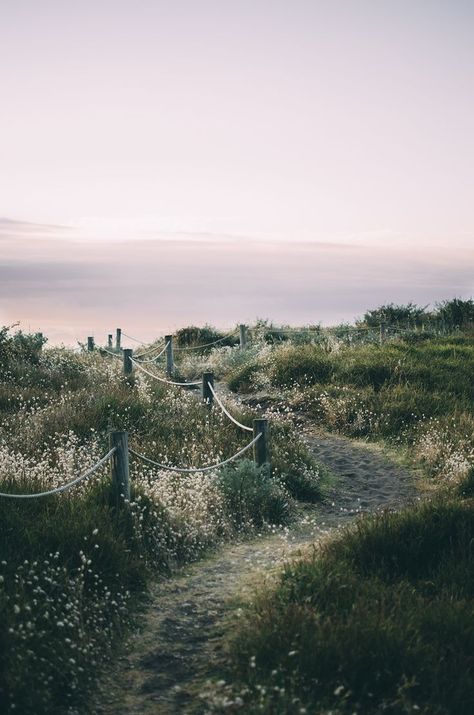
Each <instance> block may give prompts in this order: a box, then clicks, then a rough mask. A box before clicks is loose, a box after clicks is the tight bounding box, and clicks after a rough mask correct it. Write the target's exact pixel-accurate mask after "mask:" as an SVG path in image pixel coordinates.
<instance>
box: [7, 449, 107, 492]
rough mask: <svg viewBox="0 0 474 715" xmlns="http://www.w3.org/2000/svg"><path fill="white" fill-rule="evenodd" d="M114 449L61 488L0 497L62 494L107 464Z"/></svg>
mask: <svg viewBox="0 0 474 715" xmlns="http://www.w3.org/2000/svg"><path fill="white" fill-rule="evenodd" d="M116 449H117V447H112V449H111V450H110V451H109V452H107V454H106V455H105V456H104V457H102V459H101V460H100V461H99V462H97V464H94V466H93V467H91V468H90V469H88V470H87V472H84V474H81V475H80V476H79V477H76V478H75V479H73V480H72V481H71V482H68V483H67V484H63V485H62V486H61V487H56V488H55V489H49V490H48V491H47V492H37V493H36V494H8V493H5V492H0V497H8V498H10V499H37V498H38V497H46V496H49V495H50V494H59V492H64V491H66V489H70V488H71V487H73V486H74V485H75V484H79V483H80V482H82V481H84V479H87V477H91V476H92V475H93V474H94V473H95V472H96V471H97V470H98V469H99V468H100V467H102V465H103V464H105V462H107V460H108V459H110V457H111V456H112V455H113V453H114V452H115V451H116Z"/></svg>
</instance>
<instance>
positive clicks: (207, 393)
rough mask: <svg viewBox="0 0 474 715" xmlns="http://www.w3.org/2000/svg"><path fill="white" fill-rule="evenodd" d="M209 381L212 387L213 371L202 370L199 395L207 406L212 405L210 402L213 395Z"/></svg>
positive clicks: (212, 399)
mask: <svg viewBox="0 0 474 715" xmlns="http://www.w3.org/2000/svg"><path fill="white" fill-rule="evenodd" d="M209 383H210V384H211V385H212V387H214V373H213V372H204V373H203V375H202V390H201V395H202V399H203V401H204V402H205V403H206V405H208V407H212V403H213V401H214V395H213V394H212V390H211V388H210V387H209Z"/></svg>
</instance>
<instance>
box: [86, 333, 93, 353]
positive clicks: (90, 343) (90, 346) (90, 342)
mask: <svg viewBox="0 0 474 715" xmlns="http://www.w3.org/2000/svg"><path fill="white" fill-rule="evenodd" d="M87 350H88V351H89V352H92V351H93V350H94V338H93V337H92V335H89V337H88V338H87Z"/></svg>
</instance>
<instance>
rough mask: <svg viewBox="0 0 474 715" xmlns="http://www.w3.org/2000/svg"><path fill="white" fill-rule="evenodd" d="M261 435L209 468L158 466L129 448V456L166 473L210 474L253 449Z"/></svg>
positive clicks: (158, 463)
mask: <svg viewBox="0 0 474 715" xmlns="http://www.w3.org/2000/svg"><path fill="white" fill-rule="evenodd" d="M261 436H262V435H261V433H259V434H258V435H257V436H256V437H254V439H253V440H252V441H251V442H249V443H248V444H246V445H245V447H242V449H239V451H238V452H236V453H235V454H233V455H232V457H229V458H228V459H224V461H223V462H218V463H217V464H213V465H211V466H209V467H172V466H171V465H169V464H160V462H155V461H154V460H153V459H149V458H148V457H145V456H144V455H143V454H139V452H135V450H133V449H130V448H129V450H128V451H129V452H130V454H132V455H133V456H134V457H138V458H139V459H141V460H143V461H144V462H148V464H152V465H153V466H154V467H159V469H165V470H166V471H168V472H182V473H186V474H194V473H196V472H212V471H213V470H214V469H219V468H220V467H223V466H224V465H225V464H229V462H233V461H234V460H236V459H238V457H240V456H241V455H242V454H244V452H246V451H247V450H248V449H250V447H253V445H254V444H255V442H256V441H257V440H259V439H260V437H261Z"/></svg>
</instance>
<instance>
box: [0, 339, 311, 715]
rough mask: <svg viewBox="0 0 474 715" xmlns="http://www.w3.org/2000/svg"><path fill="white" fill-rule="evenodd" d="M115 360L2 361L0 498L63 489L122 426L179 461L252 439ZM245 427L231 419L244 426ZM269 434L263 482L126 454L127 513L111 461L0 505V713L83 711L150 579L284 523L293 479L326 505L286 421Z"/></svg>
mask: <svg viewBox="0 0 474 715" xmlns="http://www.w3.org/2000/svg"><path fill="white" fill-rule="evenodd" d="M5 342H6V344H7V347H8V344H9V343H8V340H6V341H5ZM23 342H24V341H23ZM23 342H22V343H21V347H23ZM5 349H6V348H5ZM118 362H119V361H115V360H113V359H112V360H111V359H110V358H109V357H108V356H101V355H99V354H97V353H94V354H87V353H84V354H79V355H78V354H74V353H72V352H70V351H68V350H64V349H52V350H44V351H43V352H42V353H40V352H39V351H38V349H35V350H31V351H29V352H28V351H26V352H25V351H24V352H18V350H16V349H15V351H12V352H10V353H8V359H7V360H6V361H4V366H5V367H4V370H3V373H2V374H1V375H0V378H1V381H0V408H1V423H0V491H4V492H24V493H25V492H27V493H30V492H38V491H42V490H46V489H50V488H52V487H55V486H59V485H61V484H63V483H65V482H67V481H69V480H70V479H71V478H72V477H74V476H76V475H77V474H78V473H81V472H83V471H85V469H87V468H88V467H89V466H91V465H92V464H94V463H95V462H96V461H98V459H99V458H100V457H101V456H102V455H103V454H104V453H105V452H106V451H107V450H108V440H107V433H108V431H109V430H111V429H122V430H127V431H128V432H129V435H130V443H131V446H133V447H134V448H135V449H136V450H138V451H139V452H143V453H144V454H146V456H148V457H150V458H152V459H155V460H157V461H160V462H165V463H169V464H174V465H178V466H188V465H189V466H205V465H208V464H214V463H216V462H219V461H220V460H221V459H223V458H225V457H227V456H230V455H231V454H233V453H234V452H236V451H237V450H238V449H239V448H240V447H241V446H242V445H243V444H244V443H245V435H243V434H242V431H241V430H239V429H238V428H236V427H235V426H234V425H233V424H231V423H230V422H229V421H228V420H227V419H226V418H225V417H224V416H223V415H222V414H221V413H220V411H219V410H217V409H214V410H212V411H210V410H209V409H208V408H207V407H205V406H204V405H203V404H202V403H201V402H200V400H199V399H196V396H195V395H193V394H191V393H189V392H185V391H183V390H181V389H179V388H168V387H163V386H162V385H160V384H159V383H154V382H153V381H152V380H148V379H146V378H145V379H144V378H142V377H141V376H140V375H134V376H132V377H130V378H124V376H123V375H122V374H121V366H120V363H119V364H118V365H117V363H118ZM253 416H254V415H253V413H251V412H250V411H249V410H239V412H238V417H239V419H240V420H241V421H243V422H246V421H247V422H249V421H250V422H251V420H252V419H253ZM272 438H273V445H274V462H273V465H274V468H273V470H272V473H271V474H269V473H268V474H267V473H263V472H262V471H261V470H256V468H255V466H254V465H253V463H252V462H251V461H248V460H243V461H241V462H240V463H238V464H236V465H235V466H232V465H231V466H229V467H228V468H226V469H225V470H223V471H221V472H208V473H197V474H189V475H182V474H177V473H173V472H168V471H163V470H160V469H157V468H154V467H152V466H151V465H147V464H145V463H142V462H141V461H139V460H137V459H136V458H131V483H132V496H131V502H130V504H129V505H128V507H126V508H124V509H121V510H119V511H117V508H116V504H115V502H114V500H113V499H112V498H111V490H110V477H109V474H108V467H107V466H105V467H103V468H102V469H101V471H100V472H99V473H98V474H97V475H96V476H94V477H93V478H91V480H90V481H88V482H86V483H82V484H81V485H79V486H77V487H74V488H73V489H72V490H71V491H69V492H65V493H63V494H58V495H54V496H48V497H45V498H42V499H34V500H22V501H15V500H10V499H8V500H7V499H2V498H0V643H1V648H0V710H1V711H2V712H6V713H7V712H11V713H13V712H21V713H28V714H29V713H31V714H33V713H34V714H35V715H36V714H38V715H40V714H42V713H48V714H49V713H55V712H58V713H63V712H71V713H72V712H76V711H77V709H81V708H83V707H84V700H87V697H88V695H89V693H90V691H91V689H92V688H93V685H94V681H95V678H96V675H97V669H98V666H99V664H100V662H101V661H102V660H103V659H104V658H105V657H107V655H108V654H110V653H111V651H112V649H113V647H114V644H115V642H116V641H117V639H118V638H120V637H121V636H122V634H123V631H124V629H126V628H127V627H128V624H129V623H130V619H131V618H133V613H134V604H135V602H136V601H137V599H140V598H141V597H142V596H143V594H144V591H145V589H146V585H147V583H148V581H149V579H150V578H152V577H153V575H154V574H156V573H157V572H158V573H159V572H161V573H170V572H171V571H172V570H173V568H175V567H176V566H177V565H178V564H180V563H183V562H185V561H190V560H195V559H197V558H199V557H200V556H202V555H203V554H204V553H205V552H206V551H207V550H208V549H211V548H214V547H215V546H216V545H218V544H220V543H221V542H223V541H225V540H227V539H230V538H235V537H237V536H238V535H239V534H243V533H249V532H250V533H251V532H252V531H253V530H255V529H257V528H258V529H259V530H260V529H261V528H265V526H266V525H269V524H271V523H284V522H286V521H288V520H289V519H290V518H291V517H292V513H293V505H294V499H295V497H297V496H300V495H301V484H302V483H303V484H304V485H305V487H306V491H305V498H308V499H312V500H315V499H318V498H319V496H320V490H321V479H322V472H321V471H320V469H319V468H318V466H317V465H316V464H315V463H314V461H313V460H312V459H311V456H310V455H309V454H308V453H307V451H306V450H305V448H304V447H303V445H302V444H301V443H300V442H299V440H298V439H297V437H296V434H295V433H294V431H293V430H292V428H291V426H290V425H289V424H281V425H278V424H277V425H275V429H274V430H273V434H272ZM289 438H290V439H289ZM288 440H289V443H288ZM25 683H27V684H28V687H25Z"/></svg>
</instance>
